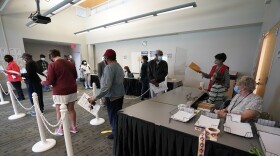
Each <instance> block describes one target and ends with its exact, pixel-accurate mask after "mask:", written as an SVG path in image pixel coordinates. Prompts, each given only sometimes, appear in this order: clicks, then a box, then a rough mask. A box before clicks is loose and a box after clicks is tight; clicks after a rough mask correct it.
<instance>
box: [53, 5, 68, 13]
mask: <svg viewBox="0 0 280 156" xmlns="http://www.w3.org/2000/svg"><path fill="white" fill-rule="evenodd" d="M71 5H72V4H71V3H67V4H66V5H64V6H63V7H61V8H59V9H57V10H55V11H54V12H53V14H57V13H59V12H60V11H62V10H64V9H66V8H69V7H70V6H71Z"/></svg>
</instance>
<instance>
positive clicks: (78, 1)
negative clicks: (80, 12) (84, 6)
mask: <svg viewBox="0 0 280 156" xmlns="http://www.w3.org/2000/svg"><path fill="white" fill-rule="evenodd" d="M84 1H86V0H74V1H72V2H73V3H75V4H74V6H77V5H79V4H81V3H83V2H84Z"/></svg>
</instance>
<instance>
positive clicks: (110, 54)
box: [103, 49, 116, 57]
mask: <svg viewBox="0 0 280 156" xmlns="http://www.w3.org/2000/svg"><path fill="white" fill-rule="evenodd" d="M103 56H105V57H116V52H115V51H114V50H113V49H107V50H106V52H105V53H104V55H103Z"/></svg>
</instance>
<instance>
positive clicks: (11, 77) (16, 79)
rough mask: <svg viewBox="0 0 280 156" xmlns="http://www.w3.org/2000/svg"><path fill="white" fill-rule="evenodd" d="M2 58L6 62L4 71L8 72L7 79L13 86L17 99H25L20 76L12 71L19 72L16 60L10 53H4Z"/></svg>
mask: <svg viewBox="0 0 280 156" xmlns="http://www.w3.org/2000/svg"><path fill="white" fill-rule="evenodd" d="M4 60H5V61H6V62H7V63H8V66H7V68H6V70H4V72H5V73H6V74H8V81H9V82H11V83H12V85H13V86H14V87H15V89H16V91H17V94H18V97H17V99H18V100H19V101H21V100H25V97H24V94H23V91H22V88H21V80H22V78H21V77H20V76H19V75H18V74H15V73H14V72H13V71H15V72H18V73H20V69H19V66H18V65H17V63H16V62H14V58H13V57H12V56H11V55H5V56H4Z"/></svg>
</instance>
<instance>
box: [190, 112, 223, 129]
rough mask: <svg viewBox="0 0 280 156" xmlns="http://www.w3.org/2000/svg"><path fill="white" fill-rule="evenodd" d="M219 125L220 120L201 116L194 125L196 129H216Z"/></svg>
mask: <svg viewBox="0 0 280 156" xmlns="http://www.w3.org/2000/svg"><path fill="white" fill-rule="evenodd" d="M219 123H220V119H213V118H210V117H207V116H205V115H201V116H200V117H199V119H198V120H197V121H196V123H195V124H194V125H195V126H198V127H205V128H216V129H218V127H219Z"/></svg>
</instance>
